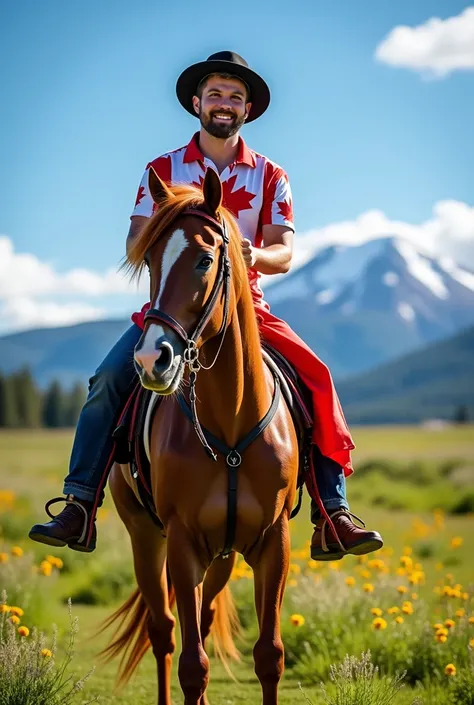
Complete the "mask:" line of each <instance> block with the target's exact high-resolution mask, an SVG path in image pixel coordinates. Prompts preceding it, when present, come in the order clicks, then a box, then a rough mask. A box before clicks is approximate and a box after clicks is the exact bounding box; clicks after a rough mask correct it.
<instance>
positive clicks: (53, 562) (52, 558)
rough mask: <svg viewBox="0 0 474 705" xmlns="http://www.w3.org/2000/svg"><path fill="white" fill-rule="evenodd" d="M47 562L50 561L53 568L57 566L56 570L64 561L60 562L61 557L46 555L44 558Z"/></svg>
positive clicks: (59, 568)
mask: <svg viewBox="0 0 474 705" xmlns="http://www.w3.org/2000/svg"><path fill="white" fill-rule="evenodd" d="M45 560H47V561H48V563H51V565H52V566H53V567H54V568H57V569H58V570H61V568H62V567H63V566H64V563H63V562H62V560H61V558H56V556H46V559H45Z"/></svg>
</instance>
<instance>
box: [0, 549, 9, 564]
mask: <svg viewBox="0 0 474 705" xmlns="http://www.w3.org/2000/svg"><path fill="white" fill-rule="evenodd" d="M7 561H8V553H4V552H3V551H2V553H0V563H6V562H7Z"/></svg>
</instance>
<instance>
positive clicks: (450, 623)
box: [444, 619, 456, 629]
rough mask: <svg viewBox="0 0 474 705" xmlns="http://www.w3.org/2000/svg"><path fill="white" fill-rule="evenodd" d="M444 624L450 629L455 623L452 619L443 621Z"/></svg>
mask: <svg viewBox="0 0 474 705" xmlns="http://www.w3.org/2000/svg"><path fill="white" fill-rule="evenodd" d="M444 624H445V626H447V627H448V629H452V628H453V627H454V625H455V624H456V622H455V621H454V619H445V620H444Z"/></svg>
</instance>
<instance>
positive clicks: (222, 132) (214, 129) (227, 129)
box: [199, 110, 245, 139]
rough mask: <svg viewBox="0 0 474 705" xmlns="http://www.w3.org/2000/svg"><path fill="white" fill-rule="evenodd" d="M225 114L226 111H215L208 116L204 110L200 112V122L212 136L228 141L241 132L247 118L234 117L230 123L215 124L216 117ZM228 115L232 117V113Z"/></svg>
mask: <svg viewBox="0 0 474 705" xmlns="http://www.w3.org/2000/svg"><path fill="white" fill-rule="evenodd" d="M224 112H225V111H223V110H213V111H212V113H209V115H206V114H205V113H203V112H202V110H200V111H199V120H200V121H201V125H202V126H203V128H204V129H205V130H206V132H208V133H209V134H210V135H212V136H213V137H217V138H218V139H227V138H228V137H232V136H233V135H235V134H236V133H237V132H238V131H239V130H240V128H241V127H242V125H243V124H244V122H245V117H244V116H243V115H242V116H237V115H234V116H233V118H232V120H229V121H228V122H215V120H214V115H216V114H218V113H224ZM226 114H228V115H230V113H226Z"/></svg>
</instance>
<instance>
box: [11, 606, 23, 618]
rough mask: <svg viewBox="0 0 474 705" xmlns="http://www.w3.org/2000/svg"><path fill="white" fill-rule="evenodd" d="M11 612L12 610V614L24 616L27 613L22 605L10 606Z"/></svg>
mask: <svg viewBox="0 0 474 705" xmlns="http://www.w3.org/2000/svg"><path fill="white" fill-rule="evenodd" d="M10 612H12V614H16V615H17V617H23V615H24V614H25V613H24V612H23V610H22V609H21V607H10Z"/></svg>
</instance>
